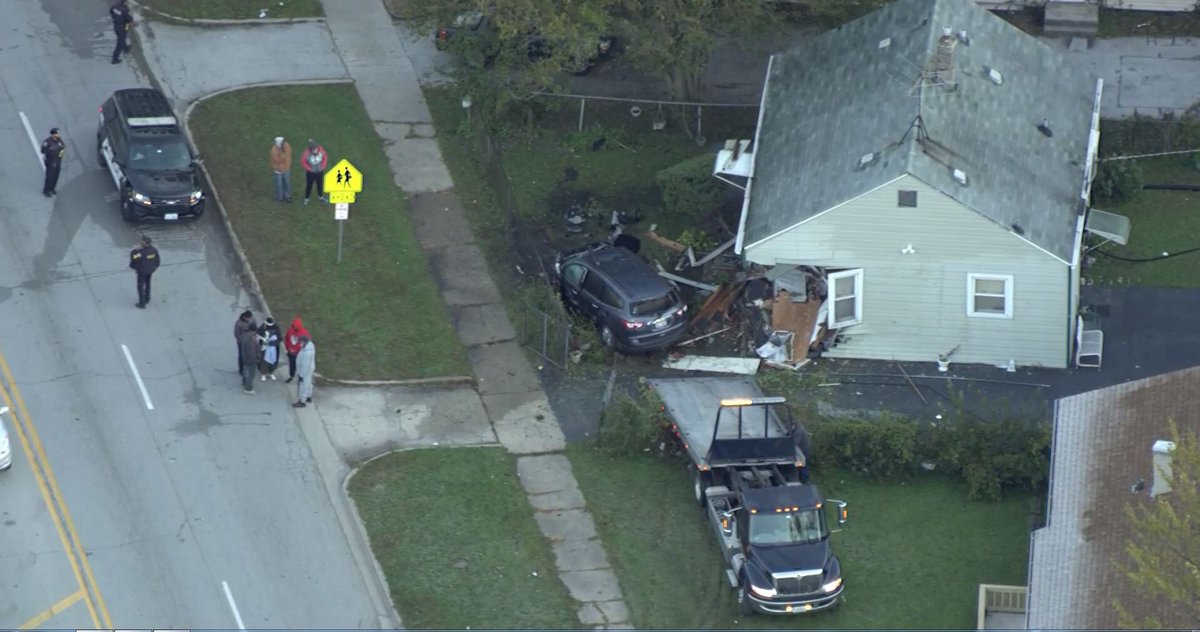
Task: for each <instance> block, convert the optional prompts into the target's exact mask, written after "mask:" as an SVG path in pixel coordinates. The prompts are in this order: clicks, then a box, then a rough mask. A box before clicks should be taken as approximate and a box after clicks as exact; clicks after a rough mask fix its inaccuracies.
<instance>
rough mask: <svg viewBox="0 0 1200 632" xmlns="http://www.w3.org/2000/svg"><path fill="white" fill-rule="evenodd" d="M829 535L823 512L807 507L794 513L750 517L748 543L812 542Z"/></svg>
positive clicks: (761, 514) (757, 544)
mask: <svg viewBox="0 0 1200 632" xmlns="http://www.w3.org/2000/svg"><path fill="white" fill-rule="evenodd" d="M827 537H829V526H828V525H827V524H826V523H825V512H823V511H821V510H820V509H807V510H805V511H800V512H795V513H791V512H789V513H770V514H767V513H759V514H753V515H752V516H751V518H750V544H753V545H756V546H772V545H779V544H812V543H814V542H820V541H821V540H824V539H825V538H827Z"/></svg>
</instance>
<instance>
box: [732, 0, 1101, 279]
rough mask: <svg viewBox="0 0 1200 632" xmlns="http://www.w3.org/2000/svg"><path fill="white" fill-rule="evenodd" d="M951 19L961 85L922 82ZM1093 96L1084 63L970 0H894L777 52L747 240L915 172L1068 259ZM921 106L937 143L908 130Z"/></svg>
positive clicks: (765, 235)
mask: <svg viewBox="0 0 1200 632" xmlns="http://www.w3.org/2000/svg"><path fill="white" fill-rule="evenodd" d="M945 27H949V28H951V29H953V32H954V33H955V34H956V35H957V33H958V32H959V31H965V32H966V38H967V39H966V42H963V41H959V39H958V38H957V37H954V38H952V39H954V40H955V41H956V46H955V48H954V50H953V52H952V57H953V68H954V77H953V80H954V81H955V82H957V85H956V86H955V87H954V88H953V89H950V88H947V87H945V86H944V85H934V84H931V83H929V82H919V81H918V78H919V77H920V76H921V71H922V69H924V68H926V66H927V62H928V61H929V60H930V59H931V57H933V56H934V54H935V53H936V52H937V50H938V41H939V38H940V37H941V36H942V35H943V28H945ZM885 38H890V44H889V45H888V46H886V47H881V45H880V42H881V41H882V40H884V39H885ZM985 68H994V69H995V70H997V71H998V72H999V73H1000V74H1001V76H1002V84H1001V85H996V84H995V83H994V82H993V81H992V80H991V79H989V77H988V72H987V70H986V69H985ZM918 83H920V84H921V85H922V87H920V88H919V89H917V90H914V86H917V85H918ZM1095 90H1096V78H1095V77H1094V76H1092V75H1090V74H1089V73H1087V72H1086V71H1085V70H1084V69H1083V68H1082V67H1079V66H1077V65H1076V64H1075V63H1073V61H1072V60H1070V59H1069V58H1067V57H1066V56H1065V55H1063V54H1062V53H1061V52H1059V51H1057V50H1054V49H1052V48H1050V47H1049V46H1047V45H1045V44H1043V43H1041V42H1039V41H1038V40H1036V39H1034V38H1032V37H1030V36H1028V35H1025V34H1024V33H1022V32H1021V31H1019V30H1017V29H1016V28H1014V27H1012V26H1010V25H1009V24H1008V23H1006V22H1005V21H1004V20H1002V19H1000V18H999V17H996V16H994V15H992V14H990V13H989V12H987V11H985V10H983V9H981V8H979V7H978V6H976V4H975V2H973V1H972V0H897V1H896V2H893V3H892V4H890V5H888V6H886V7H885V8H883V9H881V10H879V11H877V12H875V13H872V14H870V15H867V16H865V17H863V18H861V19H858V20H855V21H854V22H850V23H848V24H845V25H843V26H841V27H839V28H837V29H835V30H833V31H830V32H828V33H825V34H823V35H821V36H819V37H816V38H813V39H812V40H809V41H807V42H804V43H802V44H801V45H799V46H798V47H796V48H793V49H792V50H789V51H787V52H785V53H782V54H779V55H776V56H774V58H773V59H772V63H771V68H770V71H769V72H768V77H767V84H766V90H765V102H764V103H765V108H764V112H763V118H762V123H761V126H760V128H759V130H758V142H757V148H756V149H755V154H756V156H755V174H754V180H753V185H752V188H751V191H750V194H751V196H750V205H749V209H748V214H747V217H746V229H745V230H746V232H745V235H744V243H745V244H746V245H751V244H753V243H755V242H758V241H761V240H763V239H766V238H768V237H770V236H772V235H774V234H775V233H778V232H779V231H782V230H785V229H787V228H791V227H792V226H795V225H796V224H798V223H800V222H802V221H804V220H806V219H808V218H810V217H813V216H814V215H816V214H818V213H820V212H822V211H825V210H827V209H829V208H832V207H834V206H836V205H838V204H841V203H843V202H846V201H847V200H850V199H852V198H854V197H856V196H858V195H860V194H863V193H866V192H867V191H870V190H871V189H873V188H875V187H877V186H880V185H882V184H884V183H887V182H889V181H891V180H894V179H895V178H897V177H899V176H902V175H904V174H906V173H908V174H911V175H913V176H914V177H916V178H919V179H920V180H922V181H924V182H926V183H928V184H929V185H931V186H933V187H934V188H936V189H938V190H940V191H942V192H944V193H946V194H947V195H949V196H950V197H952V198H954V199H956V200H958V201H959V202H960V203H962V204H964V205H965V206H967V207H969V208H972V209H974V210H976V211H977V212H979V213H981V214H982V215H984V216H985V217H988V218H990V219H991V220H993V221H995V222H996V223H998V224H1000V225H1001V226H1003V227H1005V228H1010V227H1011V226H1012V225H1013V224H1014V223H1015V224H1017V225H1019V226H1020V228H1021V229H1022V230H1023V236H1024V238H1026V239H1028V240H1029V241H1031V242H1033V243H1034V244H1037V245H1038V246H1040V247H1042V248H1044V249H1045V250H1047V251H1049V252H1050V253H1052V254H1054V255H1055V256H1057V257H1059V258H1060V259H1063V260H1064V261H1070V260H1071V257H1072V255H1073V249H1074V239H1075V229H1076V217H1077V213H1078V212H1079V193H1080V189H1081V187H1082V182H1083V171H1084V161H1085V159H1086V154H1087V146H1088V134H1089V130H1090V127H1091V115H1092V107H1093V102H1094V99H1095ZM918 114H919V115H920V120H921V121H922V123H923V128H924V130H925V132H926V133H927V136H928V138H929V139H930V140H931V141H933V143H918V142H917V139H918V137H919V136H920V134H918V133H917V130H910V128H911V127H912V125H913V123H914V121H916V120H917V119H918ZM1044 119H1048V120H1049V127H1050V129H1051V130H1052V132H1053V136H1052V137H1046V136H1045V135H1044V134H1042V133H1041V132H1040V131H1039V130H1038V125H1039V124H1040V123H1041V122H1042V121H1043V120H1044ZM906 132H908V133H907V135H906ZM872 153H878V156H877V157H876V159H875V162H874V163H872V164H871V165H870V166H868V167H865V168H862V167H860V165H859V160H860V158H862V157H863V156H865V155H867V154H872ZM954 169H959V170H961V171H963V172H964V173H965V174H966V176H967V178H968V184H967V186H963V185H961V184H959V183H958V182H957V181H956V180H955V178H954V176H953V170H954Z"/></svg>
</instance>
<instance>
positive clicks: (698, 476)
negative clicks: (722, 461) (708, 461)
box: [692, 467, 712, 507]
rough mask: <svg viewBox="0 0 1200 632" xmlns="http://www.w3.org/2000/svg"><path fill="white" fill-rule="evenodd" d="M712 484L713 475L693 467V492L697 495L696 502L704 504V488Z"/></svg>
mask: <svg viewBox="0 0 1200 632" xmlns="http://www.w3.org/2000/svg"><path fill="white" fill-rule="evenodd" d="M711 485H712V476H711V475H710V474H709V473H708V472H701V471H700V470H698V469H696V468H695V467H693V468H692V493H693V494H695V496H696V504H697V505H700V506H701V507H703V506H704V500H705V496H704V490H706V489H708V488H709V487H710V486H711Z"/></svg>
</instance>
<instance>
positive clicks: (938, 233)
mask: <svg viewBox="0 0 1200 632" xmlns="http://www.w3.org/2000/svg"><path fill="white" fill-rule="evenodd" d="M902 189H903V190H915V191H917V207H916V208H902V207H898V205H897V196H898V192H899V191H900V190H902ZM910 245H911V246H912V248H913V249H914V250H915V251H916V252H915V253H912V254H903V253H901V250H903V249H905V248H906V247H907V246H910ZM745 256H746V258H747V259H748V260H750V261H753V262H755V263H760V264H763V265H776V264H800V265H809V266H819V267H824V268H828V269H844V268H861V269H862V270H863V303H862V314H863V320H862V323H861V324H858V325H854V326H852V327H847V328H844V329H842V330H841V332H840V333H841V334H843V336H844V337H845V338H846V340H845V341H844V342H843V343H841V344H839V345H838V346H837V347H835V348H834V349H831V350H830V351H829V352H828V353H827V355H829V356H830V357H849V358H869V359H880V360H902V361H927V362H934V361H935V360H936V358H937V355H938V353H944V352H948V351H950V350H951V349H953V348H955V347H956V346H957V347H958V350H957V351H955V352H954V355H953V357H952V358H951V361H952V362H964V363H984V364H1001V363H1007V362H1008V361H1009V360H1010V359H1011V360H1013V361H1015V362H1016V364H1017V365H1019V366H1044V367H1053V368H1063V367H1066V366H1067V358H1068V353H1069V335H1070V324H1069V323H1070V314H1071V311H1070V305H1071V301H1072V297H1071V296H1070V295H1071V294H1072V291H1071V290H1070V288H1071V287H1072V285H1071V284H1072V282H1073V281H1074V277H1073V275H1072V270H1071V267H1070V266H1068V265H1067V264H1066V263H1064V262H1062V261H1060V260H1058V259H1056V258H1054V257H1052V256H1051V255H1049V254H1048V253H1046V252H1045V251H1043V250H1040V249H1038V248H1037V247H1035V246H1033V245H1032V244H1030V243H1028V242H1026V241H1024V240H1022V239H1020V238H1019V237H1017V236H1016V235H1014V234H1012V233H1011V232H1009V231H1008V230H1006V229H1004V228H1001V227H1000V226H998V225H996V224H995V223H993V222H991V221H990V220H988V219H986V218H984V217H983V216H981V215H979V214H978V213H975V212H974V211H971V210H970V209H967V208H964V207H963V206H961V205H960V204H958V203H957V202H955V201H954V200H952V199H950V198H949V197H947V196H945V195H943V194H942V193H940V192H938V191H937V190H935V189H933V188H932V187H929V186H927V185H926V184H924V183H923V182H921V181H919V180H917V179H915V178H913V177H911V176H904V177H902V178H900V179H898V180H896V181H894V182H892V183H890V184H887V185H885V186H883V187H881V188H879V189H876V190H875V191H872V192H870V193H867V194H865V195H863V196H862V197H860V198H857V199H855V200H853V201H850V202H847V203H846V204H844V205H842V206H840V207H837V208H835V209H833V210H830V211H826V212H825V213H824V214H822V215H818V216H816V217H814V218H812V219H811V220H809V221H808V222H806V223H803V224H800V225H799V226H796V227H793V228H791V229H789V230H787V231H784V232H782V233H779V234H777V235H775V236H773V237H771V238H768V239H765V240H763V241H761V242H759V243H756V244H749V245H748V247H747V248H746V250H745ZM968 274H997V275H1011V276H1012V277H1013V299H1012V300H1013V317H1012V318H980V317H969V316H967V275H968Z"/></svg>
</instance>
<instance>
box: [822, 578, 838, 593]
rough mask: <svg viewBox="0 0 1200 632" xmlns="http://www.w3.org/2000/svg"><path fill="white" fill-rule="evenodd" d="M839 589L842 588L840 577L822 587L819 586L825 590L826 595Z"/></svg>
mask: <svg viewBox="0 0 1200 632" xmlns="http://www.w3.org/2000/svg"><path fill="white" fill-rule="evenodd" d="M841 587H842V578H841V577H839V578H837V579H835V580H833V581H831V582H826V583H825V585H824V586H821V588H823V589H824V590H825V592H827V593H831V592H833V591H835V590H837V589H838V588H841Z"/></svg>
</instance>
